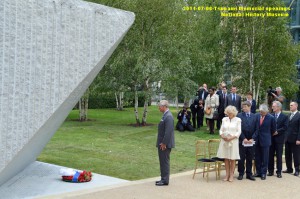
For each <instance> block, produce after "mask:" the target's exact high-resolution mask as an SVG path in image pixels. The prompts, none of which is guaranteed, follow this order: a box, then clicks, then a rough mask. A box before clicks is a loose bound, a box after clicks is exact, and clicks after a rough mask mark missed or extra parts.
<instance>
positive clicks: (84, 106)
mask: <svg viewBox="0 0 300 199" xmlns="http://www.w3.org/2000/svg"><path fill="white" fill-rule="evenodd" d="M89 93H90V92H89V89H87V90H86V91H85V93H84V95H83V96H82V97H81V98H80V100H79V121H81V122H84V121H87V120H88V116H87V114H88V107H89Z"/></svg>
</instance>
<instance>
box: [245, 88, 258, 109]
mask: <svg viewBox="0 0 300 199" xmlns="http://www.w3.org/2000/svg"><path fill="white" fill-rule="evenodd" d="M246 98H247V101H248V102H250V104H251V113H256V101H255V100H254V99H253V94H252V92H248V93H247V96H246Z"/></svg>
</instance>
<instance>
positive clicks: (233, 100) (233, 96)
mask: <svg viewBox="0 0 300 199" xmlns="http://www.w3.org/2000/svg"><path fill="white" fill-rule="evenodd" d="M232 102H233V103H235V94H233V95H232Z"/></svg>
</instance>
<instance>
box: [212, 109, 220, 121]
mask: <svg viewBox="0 0 300 199" xmlns="http://www.w3.org/2000/svg"><path fill="white" fill-rule="evenodd" d="M213 119H214V120H217V119H219V111H218V109H216V110H215V111H214V113H213Z"/></svg>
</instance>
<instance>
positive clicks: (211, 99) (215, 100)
mask: <svg viewBox="0 0 300 199" xmlns="http://www.w3.org/2000/svg"><path fill="white" fill-rule="evenodd" d="M215 91H216V89H215V87H211V88H209V90H208V93H209V95H207V97H206V99H205V105H204V110H206V109H210V110H211V111H210V113H209V114H207V113H206V112H205V117H206V119H207V123H208V126H209V133H210V134H214V133H215V132H214V128H215V121H214V119H213V113H214V111H215V110H217V108H218V106H219V95H217V94H215Z"/></svg>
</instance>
